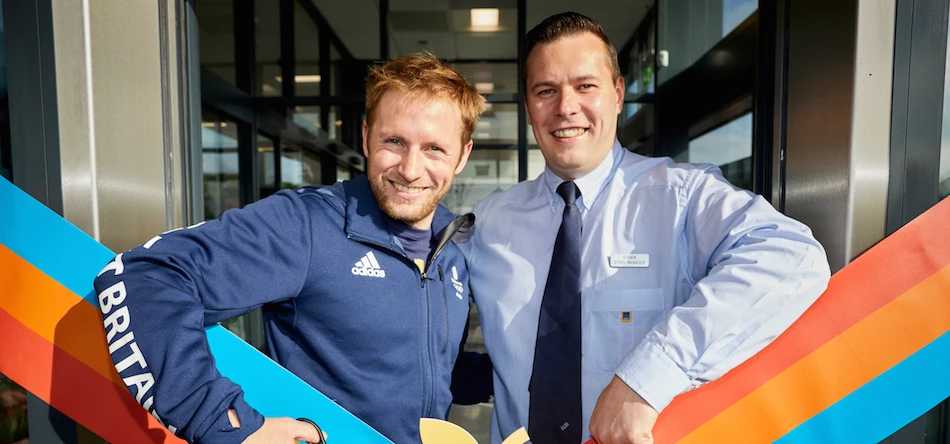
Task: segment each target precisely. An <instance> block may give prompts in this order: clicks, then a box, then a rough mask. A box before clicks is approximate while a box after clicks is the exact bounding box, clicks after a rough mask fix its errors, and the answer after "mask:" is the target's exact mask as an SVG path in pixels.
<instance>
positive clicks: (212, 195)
mask: <svg viewBox="0 0 950 444" xmlns="http://www.w3.org/2000/svg"><path fill="white" fill-rule="evenodd" d="M201 120H202V121H201V162H202V168H203V171H202V173H203V174H202V177H203V182H204V203H205V214H204V218H205V219H206V220H207V219H216V218H218V217H220V216H221V213H223V212H224V211H225V210H227V209H230V208H237V207H240V206H241V199H240V188H239V185H238V179H239V170H238V141H237V132H238V129H237V124H235V123H234V122H230V121H227V120H223V119H221V118H220V117H218V116H216V115H215V114H214V113H212V112H210V111H207V110H204V111H202V113H201Z"/></svg>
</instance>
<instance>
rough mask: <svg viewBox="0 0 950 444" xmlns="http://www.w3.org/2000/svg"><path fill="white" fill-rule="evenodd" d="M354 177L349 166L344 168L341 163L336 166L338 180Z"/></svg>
mask: <svg viewBox="0 0 950 444" xmlns="http://www.w3.org/2000/svg"><path fill="white" fill-rule="evenodd" d="M352 178H353V175H352V174H351V173H350V169H349V168H344V167H342V166H340V165H337V166H336V181H337V182H340V181H343V180H350V179H352Z"/></svg>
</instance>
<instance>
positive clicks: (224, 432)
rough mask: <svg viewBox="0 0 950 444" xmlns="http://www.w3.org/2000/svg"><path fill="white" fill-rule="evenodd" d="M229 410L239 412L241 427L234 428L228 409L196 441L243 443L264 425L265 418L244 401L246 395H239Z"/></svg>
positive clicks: (211, 443) (203, 442)
mask: <svg viewBox="0 0 950 444" xmlns="http://www.w3.org/2000/svg"><path fill="white" fill-rule="evenodd" d="M229 409H234V411H235V412H237V417H238V419H239V420H240V421H241V427H237V428H235V427H232V426H231V420H229V419H228V409H225V410H224V412H223V413H222V414H221V415H220V416H218V417H217V418H216V419H215V420H214V423H212V424H211V427H209V428H208V430H207V431H206V432H205V434H204V436H201V437H200V438H198V439H197V440H196V441H197V442H200V443H201V444H233V443H236V442H243V441H244V440H245V439H247V437H248V436H250V435H251V434H252V433H254V432H256V431H257V430H258V429H260V428H261V426H263V425H264V417H263V416H262V415H261V414H260V413H258V411H257V410H254V408H252V407H251V406H250V405H248V403H247V402H245V401H244V393H238V394H237V397H235V398H234V401H233V402H232V403H231V406H230V407H229Z"/></svg>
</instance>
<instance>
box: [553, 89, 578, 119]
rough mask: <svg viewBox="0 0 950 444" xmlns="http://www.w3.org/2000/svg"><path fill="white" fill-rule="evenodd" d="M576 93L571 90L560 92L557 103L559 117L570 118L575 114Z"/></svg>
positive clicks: (576, 106)
mask: <svg viewBox="0 0 950 444" xmlns="http://www.w3.org/2000/svg"><path fill="white" fill-rule="evenodd" d="M577 109H578V105H577V92H576V91H574V89H572V88H565V89H564V90H562V91H561V94H560V97H559V98H558V103H557V113H558V115H560V116H564V117H566V116H572V115H574V114H576V113H577Z"/></svg>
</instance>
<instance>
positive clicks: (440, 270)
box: [436, 264, 445, 282]
mask: <svg viewBox="0 0 950 444" xmlns="http://www.w3.org/2000/svg"><path fill="white" fill-rule="evenodd" d="M436 268H437V269H438V270H439V280H440V281H442V282H445V276H444V275H442V264H437V265H436Z"/></svg>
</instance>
